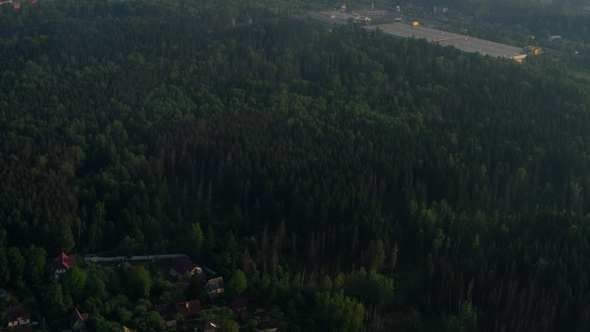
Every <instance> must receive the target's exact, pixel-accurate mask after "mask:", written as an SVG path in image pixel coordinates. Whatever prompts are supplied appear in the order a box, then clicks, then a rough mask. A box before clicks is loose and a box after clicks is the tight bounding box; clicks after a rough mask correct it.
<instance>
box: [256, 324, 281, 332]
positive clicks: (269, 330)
mask: <svg viewBox="0 0 590 332" xmlns="http://www.w3.org/2000/svg"><path fill="white" fill-rule="evenodd" d="M256 330H257V331H258V332H277V325H276V324H275V323H273V322H260V324H258V325H257V326H256Z"/></svg>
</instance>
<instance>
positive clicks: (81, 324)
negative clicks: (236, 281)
mask: <svg viewBox="0 0 590 332" xmlns="http://www.w3.org/2000/svg"><path fill="white" fill-rule="evenodd" d="M69 319H70V327H71V328H72V331H84V330H86V324H87V323H88V314H81V313H80V312H79V311H78V309H74V311H72V313H71V314H70V318H69Z"/></svg>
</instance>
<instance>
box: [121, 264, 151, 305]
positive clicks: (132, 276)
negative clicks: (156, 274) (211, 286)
mask: <svg viewBox="0 0 590 332" xmlns="http://www.w3.org/2000/svg"><path fill="white" fill-rule="evenodd" d="M152 284H153V281H152V278H151V276H150V272H149V271H148V270H147V269H146V268H145V267H143V266H134V267H133V268H132V269H130V270H129V271H128V272H127V288H128V289H129V293H130V294H131V295H132V296H134V297H136V298H144V299H149V298H150V289H151V287H152Z"/></svg>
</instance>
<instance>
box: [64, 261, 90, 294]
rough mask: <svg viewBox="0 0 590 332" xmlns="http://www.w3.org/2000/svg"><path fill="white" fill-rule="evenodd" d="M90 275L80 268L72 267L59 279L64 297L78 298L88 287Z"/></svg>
mask: <svg viewBox="0 0 590 332" xmlns="http://www.w3.org/2000/svg"><path fill="white" fill-rule="evenodd" d="M87 279H88V275H87V274H86V272H85V271H84V270H82V269H81V268H79V267H78V266H72V267H71V268H69V269H68V270H67V271H66V273H64V274H62V275H61V276H60V277H59V282H60V284H61V285H62V290H63V293H64V295H70V296H73V297H76V296H77V295H78V294H79V293H80V292H81V291H82V289H83V288H84V286H85V285H86V280H87Z"/></svg>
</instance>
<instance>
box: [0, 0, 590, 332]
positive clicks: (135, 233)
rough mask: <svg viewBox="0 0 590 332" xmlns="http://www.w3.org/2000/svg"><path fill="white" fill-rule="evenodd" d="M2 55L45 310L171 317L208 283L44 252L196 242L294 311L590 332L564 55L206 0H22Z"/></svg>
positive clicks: (10, 233)
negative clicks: (525, 53)
mask: <svg viewBox="0 0 590 332" xmlns="http://www.w3.org/2000/svg"><path fill="white" fill-rule="evenodd" d="M251 21H252V23H251V24H247V23H250V22H251ZM0 54H1V57H2V61H0V74H1V76H0V185H1V190H0V201H1V202H2V204H1V205H0V227H1V231H0V245H1V249H0V286H2V287H8V288H10V289H21V290H22V287H23V283H24V284H26V285H28V286H29V287H32V288H34V289H35V291H39V292H41V291H42V292H44V294H45V295H47V296H45V299H44V300H43V301H42V303H41V306H42V307H43V308H44V309H43V310H44V311H45V315H46V316H47V317H48V319H55V318H59V317H61V316H64V315H67V313H68V312H69V310H70V308H72V307H74V306H77V307H81V308H83V310H85V311H87V312H90V313H91V314H93V315H92V316H91V317H93V318H91V326H92V328H93V329H94V330H96V331H113V330H114V329H115V328H118V326H119V325H118V324H127V325H130V326H132V327H134V328H136V329H139V330H140V331H147V330H149V329H150V328H153V329H155V330H159V329H161V328H162V322H163V321H162V318H161V317H160V316H159V315H157V314H155V313H154V311H148V309H149V308H150V307H151V304H157V303H167V302H174V301H181V300H187V299H192V298H195V297H198V296H200V295H198V291H197V289H199V287H200V286H199V283H200V282H202V280H198V278H196V279H195V280H192V279H191V280H190V281H187V282H185V283H183V284H182V285H181V286H178V285H173V284H172V283H170V282H169V281H166V280H165V278H163V277H162V276H160V275H157V274H154V273H151V275H150V271H149V270H146V269H145V268H143V267H134V268H133V269H131V270H130V271H129V272H126V273H122V272H120V271H118V270H116V269H113V268H111V267H100V266H94V267H89V268H75V269H70V270H68V273H66V275H65V276H64V277H62V278H60V279H59V282H57V283H55V282H52V281H50V280H51V279H52V276H51V275H50V274H49V273H48V272H47V271H46V264H45V259H46V258H52V257H56V256H57V255H58V254H59V253H60V252H62V251H64V252H67V253H72V254H73V253H78V254H97V253H100V254H102V255H111V254H112V255H115V254H116V255H133V254H148V253H149V254H157V253H159V254H162V253H186V254H187V255H189V256H190V257H191V259H192V260H193V261H195V262H198V263H200V264H206V265H207V266H210V267H212V268H214V269H215V270H216V271H218V272H219V273H221V274H222V275H223V276H224V277H226V278H227V279H228V280H230V284H231V285H232V286H230V289H231V290H230V291H228V293H230V295H235V296H238V295H241V294H243V293H244V292H245V289H247V290H248V292H253V293H256V294H258V296H259V297H260V298H261V299H262V300H263V301H266V302H268V303H275V304H279V305H281V306H284V307H285V308H287V315H288V316H289V317H290V318H291V319H290V320H289V321H288V322H284V323H282V324H283V325H281V326H280V327H281V329H282V330H289V331H290V330H293V331H299V330H301V328H305V329H308V330H316V331H358V330H359V329H361V328H364V329H366V330H376V331H378V330H383V331H386V330H391V329H394V328H397V329H400V330H410V331H411V330H416V331H420V330H435V329H439V330H446V331H459V330H462V331H475V330H481V331H553V330H558V329H563V330H568V331H587V330H588V329H590V289H589V281H590V280H589V277H588V266H589V261H588V260H587V259H590V246H589V242H588V237H589V236H590V215H589V214H588V213H589V212H590V204H589V203H590V191H589V189H590V174H589V173H588V172H587V170H588V169H589V167H590V128H589V126H590V113H589V110H590V98H589V96H590V85H587V84H585V83H584V81H583V80H579V79H577V78H574V77H569V76H568V75H567V72H566V71H564V70H563V69H562V68H560V66H559V64H557V63H556V62H555V61H553V60H552V59H551V58H550V57H549V56H545V55H542V56H539V57H535V58H532V59H530V60H529V61H528V62H527V63H526V64H518V63H516V62H514V61H511V60H502V59H492V58H487V57H482V56H480V55H479V54H472V55H469V56H464V55H461V53H460V52H459V51H457V50H455V49H453V48H441V47H440V46H438V45H435V44H431V43H428V42H426V41H425V40H416V39H392V38H390V37H387V36H386V35H385V34H383V33H381V32H380V31H376V32H375V33H373V34H372V35H369V34H368V33H366V32H365V31H364V30H363V29H362V28H361V27H359V26H356V25H352V24H351V25H348V26H344V27H340V28H335V29H333V30H332V29H328V28H327V27H326V26H323V25H320V24H316V23H313V22H310V21H307V20H305V19H289V18H286V17H284V16H282V15H281V13H280V9H279V10H276V8H275V9H269V8H268V7H264V6H263V5H253V4H247V3H244V4H240V5H237V4H235V3H229V2H224V1H222V2H218V3H213V2H211V3H209V2H203V3H198V4H197V3H195V2H193V1H188V0H179V1H168V0H163V1H150V0H145V1H143V0H142V1H126V2H118V1H113V2H107V1H57V2H55V3H53V4H37V5H23V6H22V7H21V9H19V10H12V9H10V8H6V7H2V13H1V14H0ZM244 278H245V279H246V281H245V282H246V288H244V287H243V285H242V284H243V279H244ZM105 290H107V291H108V292H109V293H111V294H112V295H115V297H113V298H107V297H105V295H104V293H105ZM216 310H217V309H216ZM207 315H209V316H207V317H210V319H217V320H219V321H224V322H225V323H224V324H226V327H225V329H226V330H227V331H233V330H235V329H237V326H235V324H237V323H234V322H233V321H232V320H231V319H227V321H226V320H224V319H222V318H219V317H227V316H231V315H230V314H228V313H225V312H224V310H223V309H222V308H219V309H218V310H217V311H215V310H214V311H211V312H208V314H207ZM215 315H217V316H215ZM211 317H217V318H211Z"/></svg>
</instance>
